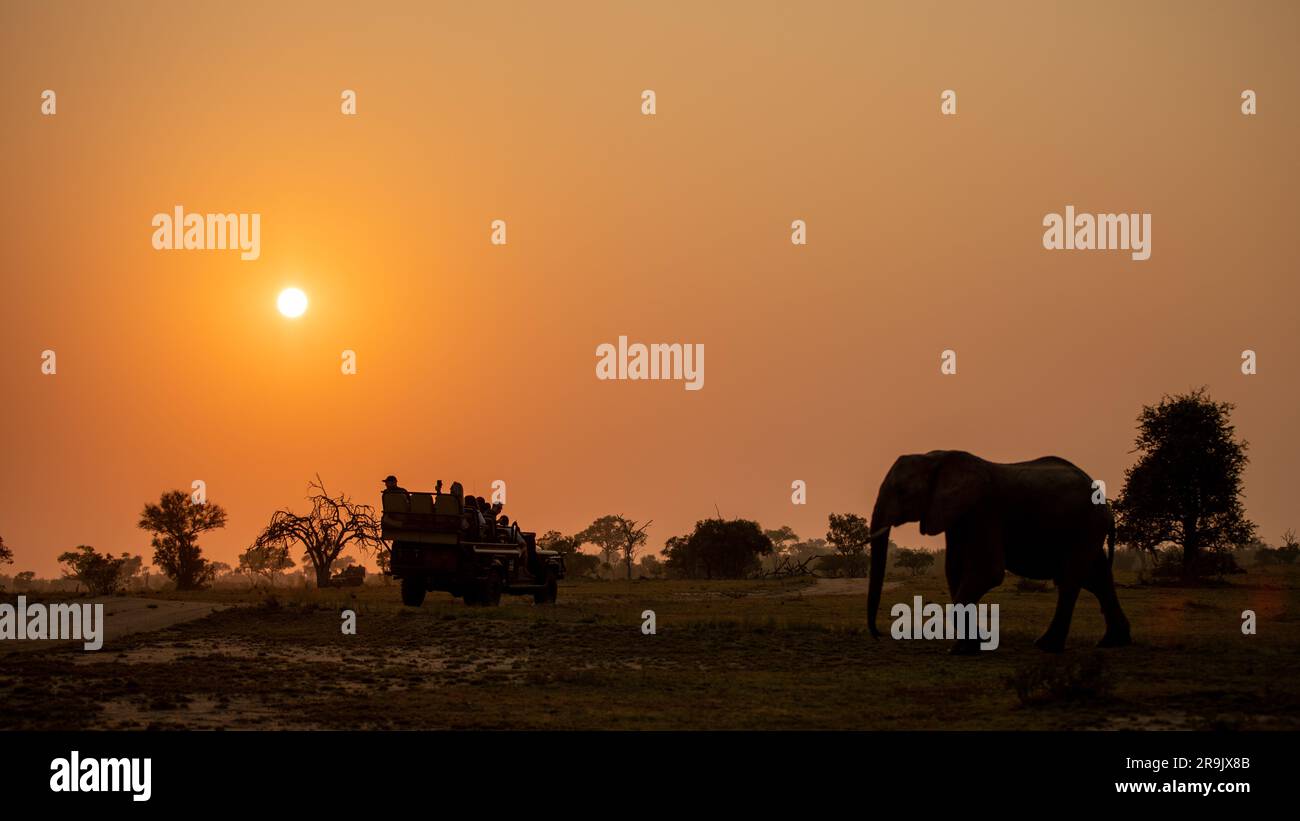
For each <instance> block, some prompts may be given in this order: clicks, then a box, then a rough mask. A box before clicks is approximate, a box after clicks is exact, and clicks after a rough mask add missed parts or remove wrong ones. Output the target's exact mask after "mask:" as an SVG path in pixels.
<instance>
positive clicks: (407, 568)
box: [381, 482, 564, 607]
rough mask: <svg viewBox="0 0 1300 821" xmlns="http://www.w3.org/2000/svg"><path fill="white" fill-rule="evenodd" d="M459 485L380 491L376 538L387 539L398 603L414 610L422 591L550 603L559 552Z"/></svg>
mask: <svg viewBox="0 0 1300 821" xmlns="http://www.w3.org/2000/svg"><path fill="white" fill-rule="evenodd" d="M438 484H439V486H440V487H441V484H442V483H441V482H439V483H438ZM459 489H460V485H459V484H454V485H452V491H453V492H451V493H442V492H440V491H439V492H434V493H407V492H405V491H400V490H399V491H396V492H393V491H389V492H385V493H384V496H383V509H384V515H383V519H382V520H381V524H382V534H381V535H382V537H383V539H384V540H385V541H389V542H392V550H391V553H390V554H389V556H390V559H389V569H388V572H389V573H390V574H391V575H392V576H393V577H394V578H396V579H401V581H402V603H403V604H405V605H408V606H410V607H419V606H420V605H421V604H423V603H424V594H425V593H426V592H428V591H430V590H445V591H446V592H448V593H450V594H451V595H452V596H455V597H457V598H460V597H463V598H464V599H465V603H466V604H468V605H471V606H473V605H487V606H495V605H497V604H499V603H500V602H501V594H502V593H510V594H513V595H529V594H531V595H532V597H533V601H534V602H536V603H537V604H553V603H554V602H555V596H556V582H557V581H558V580H559V579H562V578H564V557H563V556H561V555H560V554H559V553H557V552H555V551H554V550H540V549H538V547H537V534H536V533H533V532H528V531H523V530H520V529H519V525H518V524H507V523H506V521H505V520H502V521H498V519H497V516H496V511H495V510H493V509H491V508H488V507H486V505H483V504H480V503H479V501H480V500H475V499H474V498H473V497H469V498H466V497H465V496H464V495H463V494H462V493H460V492H459ZM497 509H498V510H499V506H498V508H497Z"/></svg>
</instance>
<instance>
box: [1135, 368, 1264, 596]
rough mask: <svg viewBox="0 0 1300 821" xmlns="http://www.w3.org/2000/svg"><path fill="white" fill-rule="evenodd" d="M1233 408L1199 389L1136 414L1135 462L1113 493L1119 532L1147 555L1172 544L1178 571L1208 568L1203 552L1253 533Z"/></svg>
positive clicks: (1224, 548)
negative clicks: (1203, 563)
mask: <svg viewBox="0 0 1300 821" xmlns="http://www.w3.org/2000/svg"><path fill="white" fill-rule="evenodd" d="M1232 410H1233V405H1231V404H1229V403H1227V402H1215V401H1213V400H1211V399H1210V397H1209V396H1208V395H1207V394H1206V392H1205V389H1204V388H1200V389H1198V390H1195V391H1193V392H1191V393H1188V394H1183V395H1179V396H1172V397H1171V396H1168V395H1166V396H1164V397H1162V398H1161V400H1160V403H1159V404H1158V405H1155V406H1154V407H1153V406H1150V405H1148V406H1145V407H1143V409H1142V413H1141V415H1139V417H1138V436H1137V442H1136V445H1137V448H1136V449H1137V452H1138V454H1139V456H1138V461H1137V462H1136V463H1135V464H1134V465H1133V466H1131V467H1130V468H1129V469H1128V470H1127V471H1126V472H1125V475H1124V489H1123V491H1122V492H1121V493H1120V495H1119V497H1118V498H1117V499H1116V500H1115V514H1116V519H1117V530H1118V538H1119V540H1120V541H1122V542H1125V543H1127V544H1130V545H1133V546H1134V547H1137V548H1139V549H1141V550H1145V551H1149V552H1150V553H1152V554H1153V555H1157V554H1158V553H1159V550H1160V548H1161V546H1163V545H1166V544H1171V543H1172V544H1175V545H1177V546H1178V547H1179V548H1180V550H1181V553H1182V575H1183V576H1184V577H1190V576H1195V575H1198V574H1199V573H1201V572H1205V571H1206V570H1207V569H1208V568H1209V565H1206V566H1205V567H1202V568H1198V566H1197V562H1198V559H1199V558H1200V557H1201V555H1202V553H1203V551H1214V552H1217V553H1227V552H1228V551H1230V550H1231V549H1232V548H1233V547H1235V546H1237V545H1241V544H1246V543H1248V542H1249V541H1250V540H1251V539H1252V538H1253V537H1254V535H1255V525H1254V523H1253V522H1251V521H1249V520H1248V519H1247V518H1246V513H1245V508H1244V506H1243V505H1242V502H1241V493H1242V482H1241V477H1242V472H1243V470H1244V469H1245V467H1246V463H1247V461H1248V459H1247V457H1246V448H1247V443H1246V442H1244V441H1240V442H1239V441H1237V439H1236V438H1235V434H1236V431H1235V428H1234V427H1233V425H1232V422H1231V414H1232ZM1215 564H1216V566H1218V564H1222V562H1218V563H1215Z"/></svg>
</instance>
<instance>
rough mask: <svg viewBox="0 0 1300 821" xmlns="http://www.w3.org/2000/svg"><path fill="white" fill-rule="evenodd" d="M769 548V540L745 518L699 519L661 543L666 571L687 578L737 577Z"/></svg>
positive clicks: (755, 566) (749, 570)
mask: <svg viewBox="0 0 1300 821" xmlns="http://www.w3.org/2000/svg"><path fill="white" fill-rule="evenodd" d="M771 552H772V540H771V539H769V538H768V537H767V536H766V535H765V534H764V533H763V529H762V528H760V527H759V526H758V522H753V521H749V520H747V519H728V520H724V519H703V520H701V521H698V522H696V523H695V530H694V531H693V532H692V533H691V535H690V536H674V537H673V538H671V539H669V540H668V541H667V543H665V545H664V555H665V556H667V558H668V561H667V563H666V569H667V571H668V573H669V574H670V575H672V576H674V577H677V578H687V579H699V578H705V579H715V578H717V579H741V578H744V577H746V576H748V575H750V574H752V573H753V572H754V571H756V570H757V569H758V568H759V566H760V561H761V557H763V556H766V555H768V554H770V553H771Z"/></svg>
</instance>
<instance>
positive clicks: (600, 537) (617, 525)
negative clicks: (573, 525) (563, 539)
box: [579, 514, 653, 579]
mask: <svg viewBox="0 0 1300 821" xmlns="http://www.w3.org/2000/svg"><path fill="white" fill-rule="evenodd" d="M651 524H653V522H646V523H645V524H641V523H639V522H637V521H636V520H635V519H629V518H627V517H625V516H622V515H619V514H611V515H609V516H601V517H600V518H599V519H597V520H596V521H594V522H592V523H591V524H590V525H589V526H588V527H587V529H586V530H584V531H582V533H581V534H579V535H580V537H581V538H582V540H583V541H584V542H591V543H592V544H594V545H596V547H598V548H600V552H601V554H602V555H603V556H604V559H605V563H606V564H613V561H612V557H616V556H618V555H620V554H621V555H622V557H623V563H624V564H625V565H626V566H627V577H628V578H629V579H630V578H632V559H634V558H636V554H637V553H638V552H639V551H640V550H641V548H642V547H644V546H645V543H646V530H647V529H648V528H649V527H650V525H651Z"/></svg>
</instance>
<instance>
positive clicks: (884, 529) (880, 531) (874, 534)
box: [867, 525, 889, 542]
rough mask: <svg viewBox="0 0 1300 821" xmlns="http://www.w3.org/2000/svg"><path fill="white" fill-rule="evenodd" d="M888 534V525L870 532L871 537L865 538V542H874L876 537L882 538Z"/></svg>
mask: <svg viewBox="0 0 1300 821" xmlns="http://www.w3.org/2000/svg"><path fill="white" fill-rule="evenodd" d="M888 532H889V525H885V526H884V527H882V528H878V529H876V530H873V531H872V532H871V535H870V536H868V537H867V541H869V542H874V541H875V540H876V537H877V536H883V535H884V534H886V533H888Z"/></svg>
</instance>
